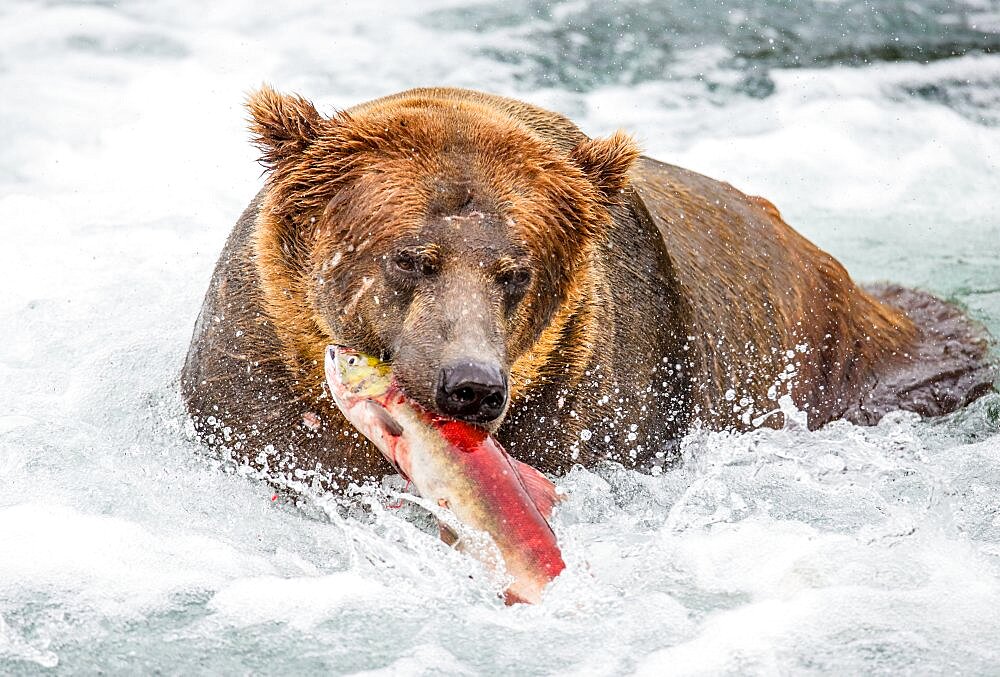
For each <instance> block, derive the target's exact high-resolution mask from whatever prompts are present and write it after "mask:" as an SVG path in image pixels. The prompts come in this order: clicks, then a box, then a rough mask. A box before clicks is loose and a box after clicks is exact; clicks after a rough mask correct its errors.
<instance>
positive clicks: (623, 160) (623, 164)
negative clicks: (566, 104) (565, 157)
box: [570, 130, 639, 200]
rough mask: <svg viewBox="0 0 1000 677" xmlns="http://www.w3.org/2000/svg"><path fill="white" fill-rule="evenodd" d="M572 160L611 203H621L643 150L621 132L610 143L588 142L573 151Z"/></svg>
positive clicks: (605, 140) (609, 140)
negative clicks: (617, 201) (613, 201)
mask: <svg viewBox="0 0 1000 677" xmlns="http://www.w3.org/2000/svg"><path fill="white" fill-rule="evenodd" d="M570 157H571V158H572V160H573V162H574V163H575V164H576V165H577V166H578V167H579V168H580V169H582V170H583V172H584V173H585V174H586V175H587V176H588V177H589V178H590V180H591V181H593V182H594V184H596V185H597V187H598V189H599V190H600V191H601V192H602V193H603V194H604V196H605V197H606V198H608V199H609V200H617V199H618V196H619V194H620V193H621V192H622V191H623V190H624V189H625V187H626V186H628V172H629V170H630V169H631V168H632V165H633V163H635V161H636V159H637V158H638V157H639V147H638V146H636V145H635V141H634V140H633V139H632V137H631V136H629V135H628V134H626V133H625V132H623V131H621V130H618V131H617V132H615V133H614V134H612V135H611V136H609V137H608V138H606V139H588V140H587V141H583V142H581V143H580V144H579V145H577V146H576V148H574V149H573V150H572V151H570Z"/></svg>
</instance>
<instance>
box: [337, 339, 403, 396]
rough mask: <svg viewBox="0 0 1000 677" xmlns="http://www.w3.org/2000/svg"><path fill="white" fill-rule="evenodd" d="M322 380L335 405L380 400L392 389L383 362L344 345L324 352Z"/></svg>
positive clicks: (388, 372) (388, 370) (390, 379)
mask: <svg viewBox="0 0 1000 677" xmlns="http://www.w3.org/2000/svg"><path fill="white" fill-rule="evenodd" d="M324 367H325V370H326V380H327V383H328V384H329V386H330V390H331V392H332V393H333V396H334V399H336V400H337V403H338V404H341V402H342V401H343V403H344V404H351V403H353V402H355V401H357V400H373V399H379V398H382V397H384V396H385V395H386V394H387V393H388V392H389V390H390V388H391V387H392V369H391V367H390V366H389V364H388V363H387V362H382V361H381V360H379V359H378V358H375V357H372V356H371V355H366V354H364V353H362V352H360V351H357V350H354V349H352V348H347V347H345V346H330V347H329V348H327V351H326V362H325V365H324Z"/></svg>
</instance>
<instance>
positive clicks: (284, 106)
mask: <svg viewBox="0 0 1000 677" xmlns="http://www.w3.org/2000/svg"><path fill="white" fill-rule="evenodd" d="M247 108H248V109H249V111H250V116H251V119H250V132H251V133H252V134H253V136H254V145H256V146H257V147H258V148H260V150H261V151H262V152H263V153H264V154H263V155H262V156H261V162H263V163H264V164H265V165H267V166H268V167H274V166H275V165H276V164H277V163H279V162H281V161H282V160H284V159H285V158H287V157H290V156H292V155H295V154H297V153H300V152H302V151H303V150H304V149H305V148H306V146H308V145H309V144H310V143H311V142H312V141H313V140H314V139H315V138H316V137H317V136H318V135H319V132H320V128H321V126H322V123H323V118H322V117H321V116H320V114H319V113H317V112H316V108H315V107H314V106H313V105H312V104H311V103H310V102H308V101H306V100H305V99H303V98H302V97H301V96H294V95H289V94H279V93H278V92H276V91H274V90H273V89H271V87H269V86H268V85H264V86H263V87H261V88H260V89H259V90H257V91H256V92H254V93H253V94H251V95H250V96H249V97H248V98H247Z"/></svg>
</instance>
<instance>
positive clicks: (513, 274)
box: [500, 268, 531, 289]
mask: <svg viewBox="0 0 1000 677" xmlns="http://www.w3.org/2000/svg"><path fill="white" fill-rule="evenodd" d="M500 282H501V283H502V284H505V285H507V286H508V287H513V288H514V289H523V288H524V287H527V286H528V283H529V282H531V271H530V270H528V269H527V268H513V269H511V270H505V271H504V272H503V273H501V274H500Z"/></svg>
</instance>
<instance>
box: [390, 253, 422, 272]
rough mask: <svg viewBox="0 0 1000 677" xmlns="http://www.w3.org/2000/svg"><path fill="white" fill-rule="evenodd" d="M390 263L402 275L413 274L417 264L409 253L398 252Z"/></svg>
mask: <svg viewBox="0 0 1000 677" xmlns="http://www.w3.org/2000/svg"><path fill="white" fill-rule="evenodd" d="M392 263H393V265H395V266H396V267H397V268H399V269H400V270H401V271H403V272H404V273H413V272H416V270H417V262H416V261H414V260H413V255H412V254H410V253H409V252H399V253H398V254H396V256H395V257H393V259H392Z"/></svg>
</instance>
